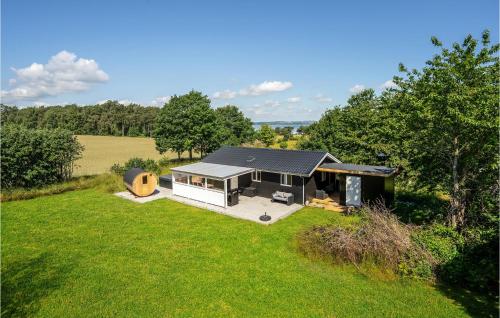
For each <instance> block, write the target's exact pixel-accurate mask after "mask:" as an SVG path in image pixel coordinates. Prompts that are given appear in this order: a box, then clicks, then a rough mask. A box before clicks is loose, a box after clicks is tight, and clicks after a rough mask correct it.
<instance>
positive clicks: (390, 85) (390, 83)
mask: <svg viewBox="0 0 500 318" xmlns="http://www.w3.org/2000/svg"><path fill="white" fill-rule="evenodd" d="M396 87H398V85H396V83H394V82H393V81H392V80H388V81H385V82H384V84H382V85H380V89H382V90H384V89H388V88H396Z"/></svg>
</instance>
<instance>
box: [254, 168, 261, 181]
mask: <svg viewBox="0 0 500 318" xmlns="http://www.w3.org/2000/svg"><path fill="white" fill-rule="evenodd" d="M260 177H261V175H260V170H255V171H252V181H257V182H260V180H261V179H260Z"/></svg>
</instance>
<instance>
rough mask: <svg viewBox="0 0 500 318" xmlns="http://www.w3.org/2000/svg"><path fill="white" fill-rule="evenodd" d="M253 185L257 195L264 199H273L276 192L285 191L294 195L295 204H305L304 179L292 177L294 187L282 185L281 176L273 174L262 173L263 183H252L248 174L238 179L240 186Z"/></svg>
mask: <svg viewBox="0 0 500 318" xmlns="http://www.w3.org/2000/svg"><path fill="white" fill-rule="evenodd" d="M249 185H251V186H252V187H255V188H256V189H257V195H258V196H261V197H264V198H269V199H271V198H272V194H273V193H274V192H275V191H283V192H288V193H290V192H291V193H293V197H294V202H295V203H298V204H304V202H303V200H302V194H303V192H302V188H303V184H302V177H299V176H292V186H291V187H287V186H282V185H281V184H280V174H279V173H273V172H265V171H262V172H261V181H260V182H257V181H252V179H251V174H246V175H242V176H239V177H238V186H240V187H245V186H249Z"/></svg>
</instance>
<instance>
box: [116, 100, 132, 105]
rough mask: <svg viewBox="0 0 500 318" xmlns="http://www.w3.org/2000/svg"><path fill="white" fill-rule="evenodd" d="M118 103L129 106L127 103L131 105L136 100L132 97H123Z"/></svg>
mask: <svg viewBox="0 0 500 318" xmlns="http://www.w3.org/2000/svg"><path fill="white" fill-rule="evenodd" d="M118 104H122V105H125V106H127V105H130V104H134V102H133V101H131V100H130V99H122V100H119V101H118Z"/></svg>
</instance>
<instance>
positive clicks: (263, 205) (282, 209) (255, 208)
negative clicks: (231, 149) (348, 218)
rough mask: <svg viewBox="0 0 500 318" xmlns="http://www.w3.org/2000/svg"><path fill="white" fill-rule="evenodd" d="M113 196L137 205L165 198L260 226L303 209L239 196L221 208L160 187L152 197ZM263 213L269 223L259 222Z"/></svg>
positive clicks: (264, 199) (127, 193)
mask: <svg viewBox="0 0 500 318" xmlns="http://www.w3.org/2000/svg"><path fill="white" fill-rule="evenodd" d="M115 195H117V196H119V197H121V198H124V199H128V200H131V201H134V202H137V203H146V202H150V201H153V200H156V199H162V198H167V199H170V200H174V201H177V202H180V203H184V204H188V205H192V206H195V207H199V208H202V209H206V210H210V211H213V212H217V213H220V214H224V215H228V216H231V217H235V218H239V219H244V220H249V221H253V222H257V223H261V224H272V223H274V222H276V221H278V220H280V219H283V218H285V217H287V216H289V215H291V214H292V213H294V212H296V211H298V210H300V209H301V208H302V207H303V206H302V205H300V204H296V203H294V204H292V205H286V204H283V203H278V202H271V199H269V198H264V197H259V196H255V197H247V196H240V197H239V203H238V204H237V205H234V206H228V207H226V208H223V207H220V206H217V205H213V204H208V203H205V202H201V201H196V200H192V199H188V198H184V197H181V196H177V195H174V194H172V190H171V189H167V188H162V187H157V192H155V193H154V194H153V195H152V196H150V197H145V198H138V197H134V195H132V194H130V192H128V191H127V192H119V193H116V194H115ZM264 212H266V213H267V215H270V216H271V220H270V221H268V222H263V221H261V220H259V217H260V216H261V215H263V214H264Z"/></svg>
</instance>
